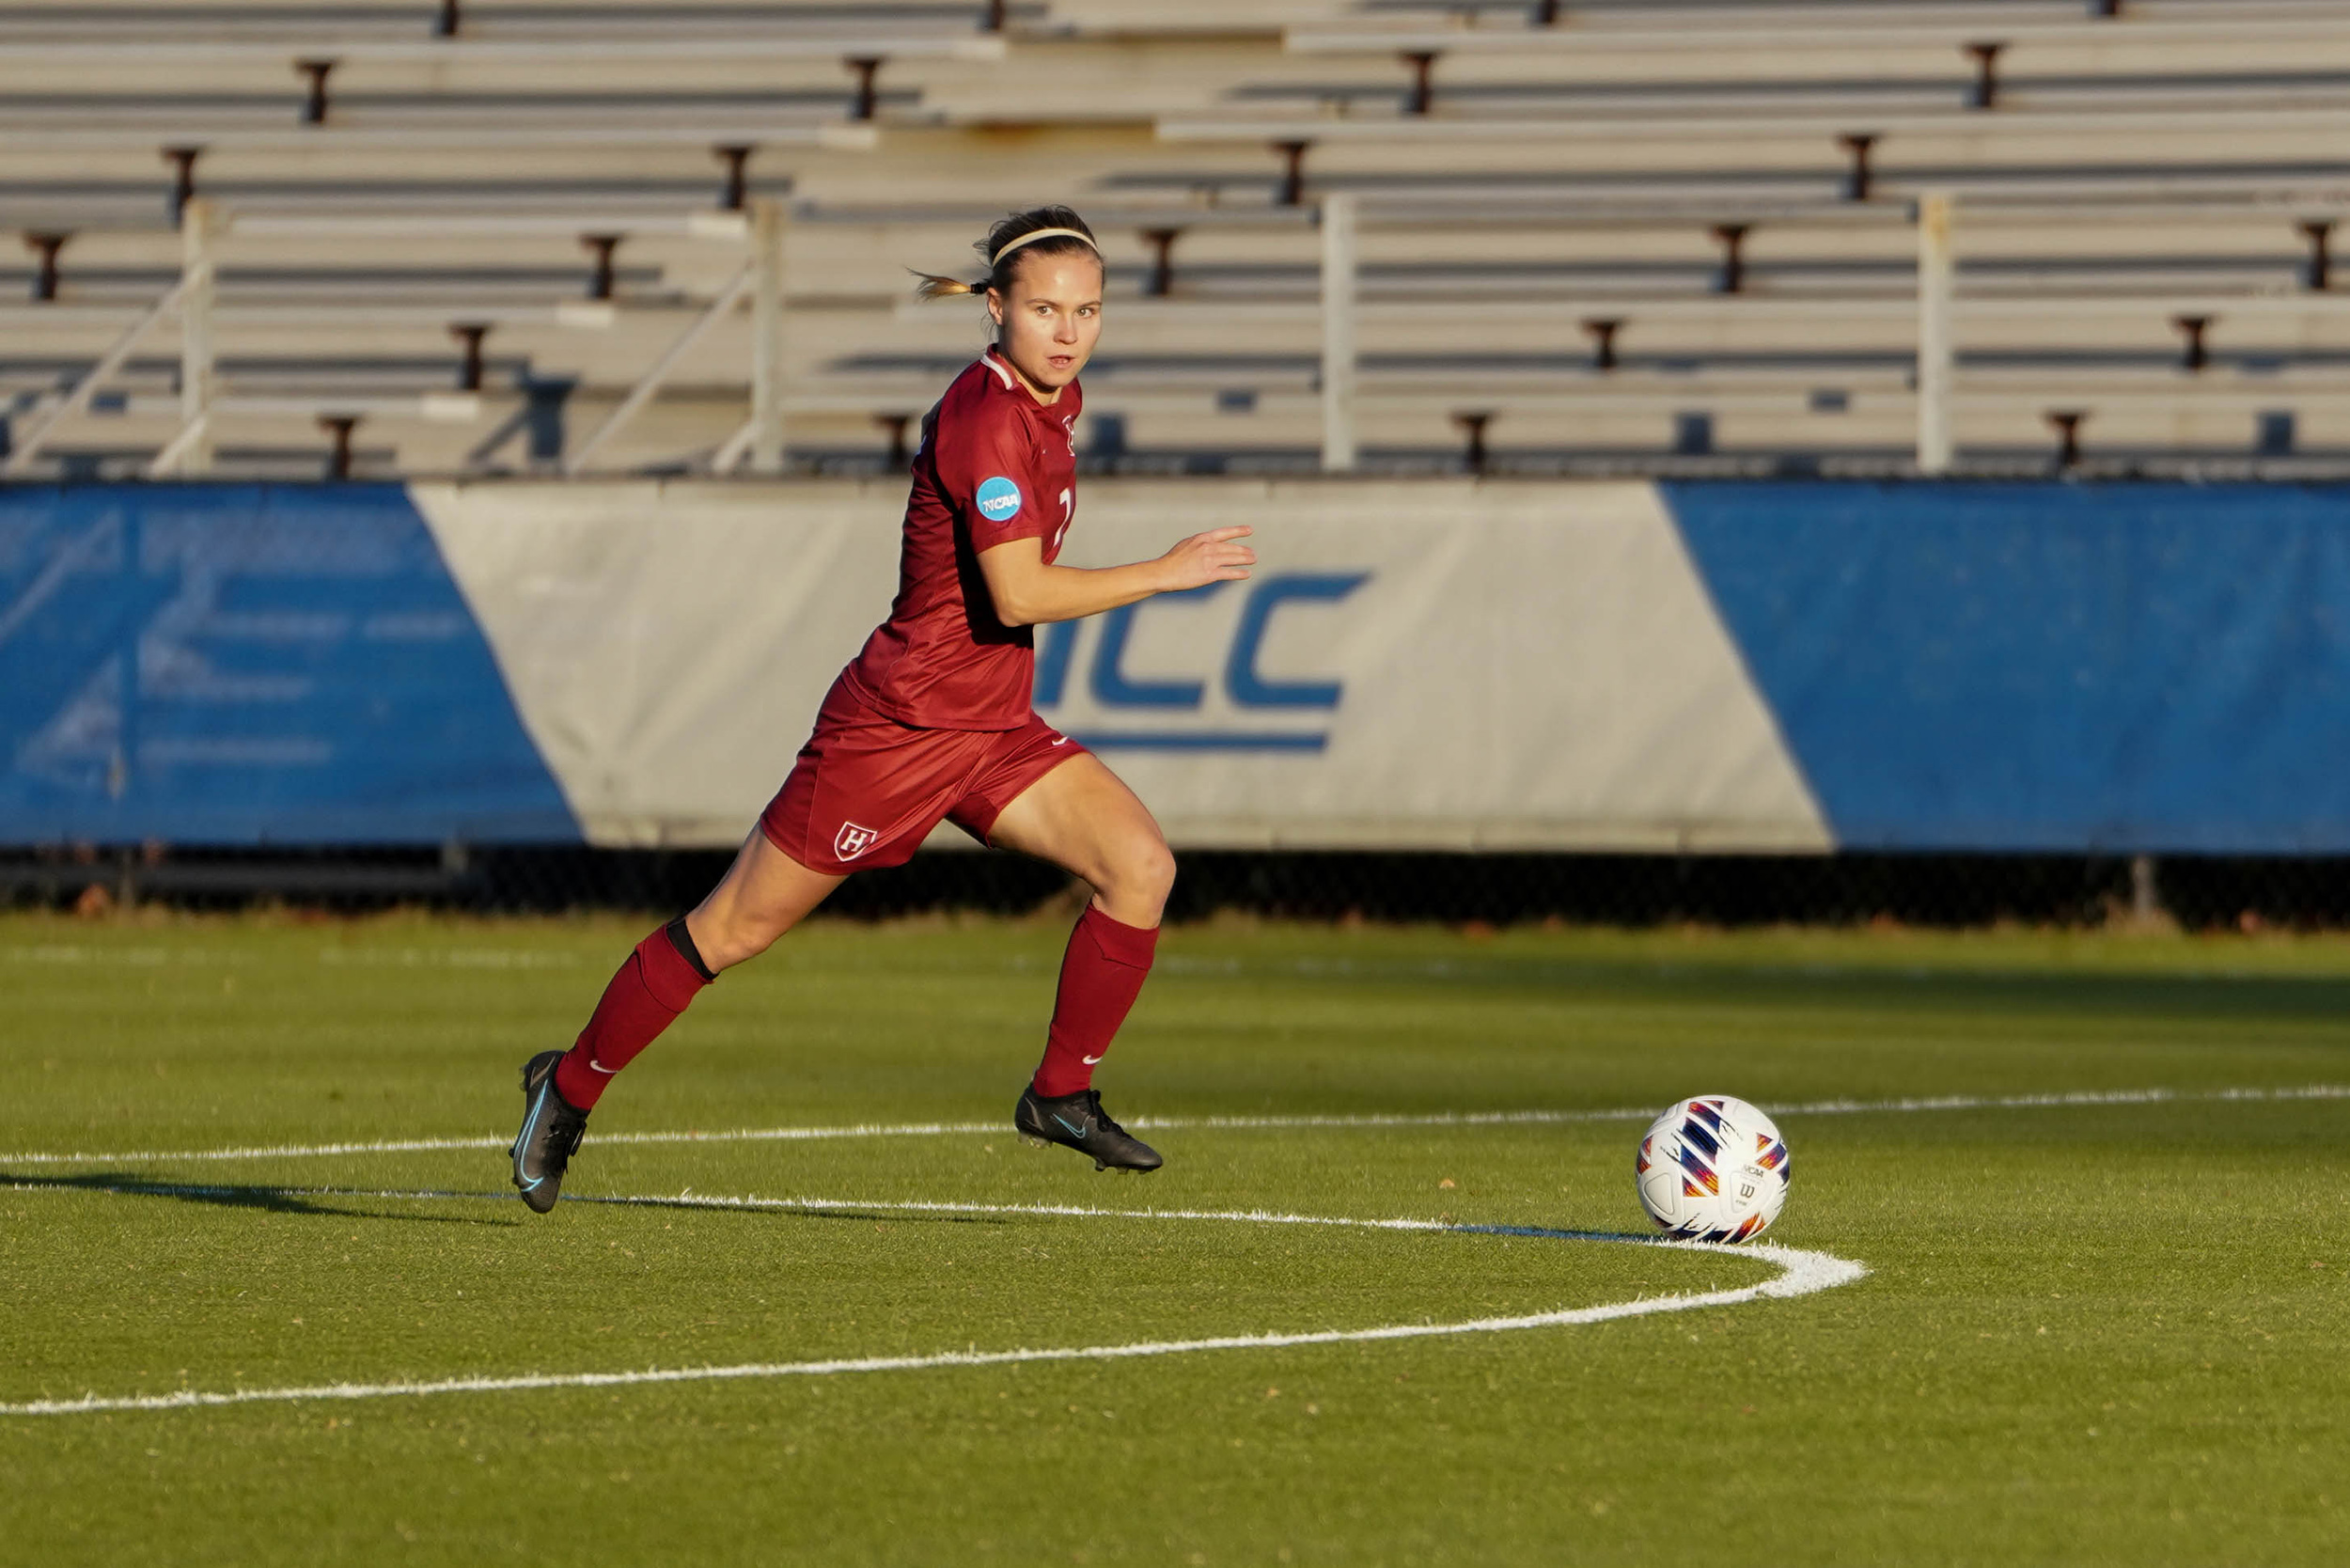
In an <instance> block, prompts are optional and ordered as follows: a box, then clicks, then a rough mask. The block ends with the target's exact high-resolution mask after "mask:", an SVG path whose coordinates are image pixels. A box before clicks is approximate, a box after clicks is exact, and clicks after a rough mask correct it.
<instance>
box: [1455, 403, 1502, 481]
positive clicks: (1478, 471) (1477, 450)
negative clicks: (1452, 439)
mask: <svg viewBox="0 0 2350 1568" xmlns="http://www.w3.org/2000/svg"><path fill="white" fill-rule="evenodd" d="M1452 422H1453V423H1454V424H1456V425H1458V426H1460V427H1461V434H1462V435H1463V436H1465V438H1466V439H1467V442H1468V445H1467V446H1466V447H1465V448H1463V450H1462V453H1461V466H1462V467H1463V468H1465V469H1466V470H1467V471H1468V472H1469V473H1471V474H1473V475H1476V476H1477V477H1479V478H1483V477H1484V473H1485V427H1486V426H1487V425H1490V424H1492V423H1493V422H1494V416H1493V413H1492V411H1491V410H1489V409H1481V410H1479V411H1478V412H1476V413H1474V414H1456V415H1454V416H1452Z"/></svg>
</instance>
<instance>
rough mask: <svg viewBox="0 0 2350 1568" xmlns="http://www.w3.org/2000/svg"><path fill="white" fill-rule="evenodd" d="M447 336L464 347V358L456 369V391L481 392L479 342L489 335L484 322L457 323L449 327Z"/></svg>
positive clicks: (488, 328)
mask: <svg viewBox="0 0 2350 1568" xmlns="http://www.w3.org/2000/svg"><path fill="white" fill-rule="evenodd" d="M448 335H449V336H450V337H454V338H456V339H457V341H458V342H460V343H462V344H463V345H464V352H465V357H464V360H463V361H462V363H461V364H460V365H459V366H458V368H457V390H459V391H460V392H478V391H480V390H481V340H482V339H483V338H484V337H488V336H489V335H490V324H489V323H488V322H486V321H459V322H456V323H455V324H453V325H452V326H450V328H449V329H448Z"/></svg>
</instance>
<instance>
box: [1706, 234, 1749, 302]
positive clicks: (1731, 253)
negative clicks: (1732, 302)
mask: <svg viewBox="0 0 2350 1568" xmlns="http://www.w3.org/2000/svg"><path fill="white" fill-rule="evenodd" d="M1747 227H1748V226H1747V225H1746V224H1742V223H1726V224H1721V225H1718V226H1716V228H1715V230H1714V243H1716V244H1718V245H1720V246H1721V247H1722V268H1721V271H1719V272H1717V273H1716V274H1714V292H1716V293H1717V294H1737V293H1744V292H1745V291H1746V287H1747Z"/></svg>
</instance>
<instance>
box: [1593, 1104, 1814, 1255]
mask: <svg viewBox="0 0 2350 1568" xmlns="http://www.w3.org/2000/svg"><path fill="white" fill-rule="evenodd" d="M1632 1170H1633V1178H1634V1180H1635V1181H1636V1182H1637V1183H1638V1184H1639V1189H1640V1207H1642V1208H1643V1209H1646V1210H1647V1211H1648V1216H1649V1218H1651V1219H1653V1220H1654V1221H1656V1223H1657V1225H1658V1226H1659V1228H1661V1229H1663V1230H1667V1231H1671V1232H1672V1233H1673V1234H1674V1235H1676V1236H1681V1237H1685V1238H1687V1239H1688V1240H1690V1241H1709V1242H1742V1241H1747V1240H1750V1239H1751V1238H1753V1237H1755V1236H1759V1235H1761V1234H1762V1233H1763V1231H1766V1230H1768V1229H1769V1228H1770V1224H1771V1221H1773V1220H1775V1219H1777V1218H1778V1211H1779V1210H1780V1209H1782V1208H1784V1207H1785V1206H1786V1204H1787V1140H1786V1139H1785V1138H1782V1137H1779V1136H1778V1127H1776V1126H1775V1125H1773V1124H1772V1121H1771V1119H1770V1118H1769V1117H1767V1116H1764V1115H1763V1113H1762V1112H1761V1111H1759V1110H1756V1109H1755V1108H1754V1107H1753V1106H1752V1105H1747V1103H1746V1102H1745V1101H1744V1100H1732V1099H1731V1098H1730V1097H1729V1096H1728V1095H1725V1094H1700V1095H1699V1096H1698V1097H1697V1098H1696V1099H1694V1100H1684V1101H1682V1102H1681V1104H1679V1105H1675V1106H1673V1108H1672V1109H1670V1110H1669V1111H1667V1112H1666V1113H1665V1114H1664V1115H1662V1116H1660V1117H1658V1118H1657V1119H1656V1120H1655V1121H1653V1123H1651V1124H1650V1126H1649V1130H1648V1132H1647V1133H1646V1135H1644V1136H1643V1137H1641V1139H1640V1152H1639V1153H1638V1154H1637V1155H1635V1156H1634V1157H1633V1162H1632Z"/></svg>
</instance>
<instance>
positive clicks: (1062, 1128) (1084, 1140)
mask: <svg viewBox="0 0 2350 1568" xmlns="http://www.w3.org/2000/svg"><path fill="white" fill-rule="evenodd" d="M1011 1124H1012V1125H1013V1126H1014V1127H1017V1128H1018V1129H1020V1136H1021V1137H1025V1138H1026V1139H1028V1140H1029V1141H1030V1142H1031V1143H1058V1144H1059V1145H1060V1146H1061V1147H1062V1148H1064V1149H1074V1150H1075V1151H1076V1152H1078V1153H1080V1154H1090V1155H1092V1156H1093V1168H1094V1169H1096V1170H1156V1169H1158V1168H1159V1167H1160V1166H1162V1165H1164V1164H1166V1163H1167V1162H1166V1161H1164V1160H1162V1159H1160V1158H1159V1152H1158V1151H1157V1150H1155V1149H1153V1148H1152V1147H1151V1146H1150V1145H1149V1144H1147V1143H1145V1142H1143V1141H1142V1140H1141V1139H1140V1138H1138V1137H1134V1136H1133V1135H1131V1134H1129V1133H1128V1132H1127V1131H1126V1129H1125V1128H1123V1127H1121V1126H1120V1125H1119V1124H1118V1123H1117V1122H1115V1121H1111V1120H1110V1115H1109V1112H1107V1111H1105V1110H1104V1109H1103V1108H1102V1091H1101V1090H1098V1089H1089V1090H1084V1091H1083V1092H1081V1093H1077V1094H1063V1095H1059V1096H1058V1097H1056V1098H1053V1099H1049V1100H1048V1099H1046V1098H1045V1097H1044V1096H1043V1095H1042V1094H1039V1093H1038V1092H1037V1091H1036V1085H1034V1084H1030V1085H1029V1086H1028V1087H1027V1088H1026V1089H1025V1090H1021V1092H1020V1103H1019V1104H1018V1105H1014V1106H1013V1107H1012V1108H1011Z"/></svg>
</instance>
